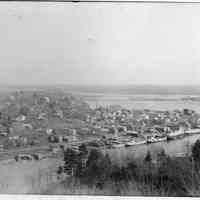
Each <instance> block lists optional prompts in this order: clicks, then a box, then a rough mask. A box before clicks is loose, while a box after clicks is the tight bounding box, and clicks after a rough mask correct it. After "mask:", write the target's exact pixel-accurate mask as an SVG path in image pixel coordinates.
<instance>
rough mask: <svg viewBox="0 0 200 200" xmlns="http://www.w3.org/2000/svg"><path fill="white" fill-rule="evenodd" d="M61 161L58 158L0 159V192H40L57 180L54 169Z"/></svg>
mask: <svg viewBox="0 0 200 200" xmlns="http://www.w3.org/2000/svg"><path fill="white" fill-rule="evenodd" d="M61 162H62V160H61V159H58V158H48V159H44V160H40V161H23V162H16V161H14V160H9V161H6V160H5V161H1V162H0V171H1V175H0V193H1V194H32V193H34V194H36V193H40V191H41V190H42V189H44V188H46V187H47V185H49V184H52V183H53V182H57V177H56V169H57V167H58V166H59V164H60V163H61Z"/></svg>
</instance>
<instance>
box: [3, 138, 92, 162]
mask: <svg viewBox="0 0 200 200" xmlns="http://www.w3.org/2000/svg"><path fill="white" fill-rule="evenodd" d="M91 141H92V139H91V140H89V139H88V140H83V141H77V142H70V143H52V144H48V145H43V146H33V147H26V148H19V149H11V150H4V151H0V160H2V159H5V158H7V157H10V156H15V155H18V154H30V153H36V152H38V153H39V152H45V151H48V150H50V145H52V146H53V147H58V146H59V145H61V144H65V145H80V144H82V143H85V142H91Z"/></svg>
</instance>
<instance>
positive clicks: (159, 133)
mask: <svg viewBox="0 0 200 200" xmlns="http://www.w3.org/2000/svg"><path fill="white" fill-rule="evenodd" d="M3 103H4V104H3V105H4V106H3V107H2V109H1V112H0V159H1V160H2V159H6V158H7V157H10V156H12V157H13V158H15V160H16V161H18V160H19V158H21V159H24V160H25V159H26V160H31V159H40V158H43V157H45V156H44V155H45V153H47V152H48V154H49V153H50V154H57V153H59V152H62V151H63V150H65V149H67V148H73V149H78V147H79V146H80V145H81V144H83V143H84V144H85V145H87V147H91V148H106V149H112V148H123V147H124V148H125V147H130V146H136V145H144V144H146V145H148V144H150V143H156V142H168V141H170V140H174V139H178V138H183V137H187V136H188V135H192V134H199V133H200V114H198V113H196V112H195V111H193V110H190V109H186V108H185V109H183V110H173V111H158V110H134V109H133V110H130V109H125V108H122V107H121V106H120V105H111V106H108V107H101V106H99V107H96V108H94V109H91V108H90V106H89V105H88V104H87V103H85V102H84V101H83V100H82V99H81V98H77V97H74V96H73V95H69V94H67V95H65V94H63V93H61V92H56V93H51V92H49V93H48V92H41V91H38V92H29V91H26V92H23V91H17V92H14V93H12V94H11V95H10V96H8V97H6V98H5V99H4V102H3Z"/></svg>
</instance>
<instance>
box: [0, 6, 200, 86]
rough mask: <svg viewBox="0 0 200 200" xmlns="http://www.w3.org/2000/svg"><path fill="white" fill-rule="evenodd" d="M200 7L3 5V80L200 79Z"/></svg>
mask: <svg viewBox="0 0 200 200" xmlns="http://www.w3.org/2000/svg"><path fill="white" fill-rule="evenodd" d="M199 22H200V5H199V4H196V5H192V4H150V3H148V4H142V3H139V4H134V3H132V4H111V3H99V4H98V3H55V2H54V3H44V2H43V3H36V2H1V3H0V84H9V85H15V84H19V85H34V84H36V85H41V84H42V85H43V84H44V85H48V84H50V85H53V84H74V85H94V84H95V85H126V84H129V85H130V84H137V85H138V84H139V85H140V84H154V85H194V84H200V26H199Z"/></svg>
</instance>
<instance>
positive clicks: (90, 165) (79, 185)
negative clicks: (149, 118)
mask: <svg viewBox="0 0 200 200" xmlns="http://www.w3.org/2000/svg"><path fill="white" fill-rule="evenodd" d="M64 160H65V164H64V167H59V169H58V172H57V173H58V174H59V175H61V174H68V175H69V174H70V175H71V176H67V178H65V180H64V181H63V182H62V183H60V184H59V185H57V186H56V185H54V186H53V188H54V190H52V189H50V190H48V191H46V192H45V193H48V194H51V193H53V194H55V193H56V194H93V195H94V194H96V195H146V196H149V195H150V196H200V140H197V142H196V143H195V144H194V145H193V147H192V150H191V154H190V155H188V156H185V157H170V156H168V155H166V153H165V152H164V150H162V151H161V152H159V153H158V154H157V156H156V159H152V156H151V152H147V154H146V156H145V159H144V160H133V161H129V162H128V161H127V162H128V163H127V164H126V165H125V166H118V165H116V164H114V163H112V162H111V160H110V158H109V156H108V154H105V155H104V154H102V153H101V152H100V151H98V150H97V149H93V150H91V151H90V152H88V150H87V148H86V147H85V146H81V148H80V151H78V152H77V151H74V150H72V149H68V150H67V151H66V152H65V156H64Z"/></svg>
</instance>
